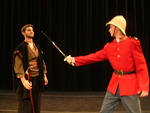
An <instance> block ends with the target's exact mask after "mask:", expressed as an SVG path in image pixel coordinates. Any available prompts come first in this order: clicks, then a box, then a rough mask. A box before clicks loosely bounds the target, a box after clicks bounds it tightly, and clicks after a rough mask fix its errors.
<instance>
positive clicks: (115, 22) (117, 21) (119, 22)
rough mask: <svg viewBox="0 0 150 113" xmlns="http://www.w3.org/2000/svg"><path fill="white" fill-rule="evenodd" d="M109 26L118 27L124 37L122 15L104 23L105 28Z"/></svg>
mask: <svg viewBox="0 0 150 113" xmlns="http://www.w3.org/2000/svg"><path fill="white" fill-rule="evenodd" d="M110 24H112V25H114V26H116V27H118V28H119V29H120V30H121V31H122V33H123V34H125V35H126V32H125V30H126V20H125V18H124V17H123V16H122V15H118V16H115V17H114V18H113V19H111V20H110V21H109V22H107V23H106V26H109V25H110Z"/></svg>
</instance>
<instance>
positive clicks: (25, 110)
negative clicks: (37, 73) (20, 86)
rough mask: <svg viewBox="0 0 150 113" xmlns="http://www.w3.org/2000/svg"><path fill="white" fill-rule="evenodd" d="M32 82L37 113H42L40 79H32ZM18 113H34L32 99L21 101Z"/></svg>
mask: <svg viewBox="0 0 150 113" xmlns="http://www.w3.org/2000/svg"><path fill="white" fill-rule="evenodd" d="M31 82H32V96H33V103H34V109H35V113H40V101H41V90H40V79H39V77H31ZM18 113H33V107H32V104H31V101H30V98H26V99H23V100H20V101H19V107H18Z"/></svg>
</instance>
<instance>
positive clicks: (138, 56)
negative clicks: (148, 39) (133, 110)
mask: <svg viewBox="0 0 150 113" xmlns="http://www.w3.org/2000/svg"><path fill="white" fill-rule="evenodd" d="M133 57H134V60H135V65H136V74H137V78H138V83H139V90H140V91H149V73H148V68H147V64H146V60H145V57H144V55H143V52H142V48H141V45H140V41H139V40H134V41H133Z"/></svg>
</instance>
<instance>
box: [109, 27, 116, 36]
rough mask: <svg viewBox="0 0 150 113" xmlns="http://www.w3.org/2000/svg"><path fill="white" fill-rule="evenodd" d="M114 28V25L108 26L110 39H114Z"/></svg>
mask: <svg viewBox="0 0 150 113" xmlns="http://www.w3.org/2000/svg"><path fill="white" fill-rule="evenodd" d="M115 29H116V27H115V26H114V25H110V27H109V33H110V36H111V37H114V34H115Z"/></svg>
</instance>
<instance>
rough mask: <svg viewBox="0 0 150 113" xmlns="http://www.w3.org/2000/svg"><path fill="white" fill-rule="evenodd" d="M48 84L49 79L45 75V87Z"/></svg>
mask: <svg viewBox="0 0 150 113" xmlns="http://www.w3.org/2000/svg"><path fill="white" fill-rule="evenodd" d="M47 84H48V79H47V76H46V74H44V85H47Z"/></svg>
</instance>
